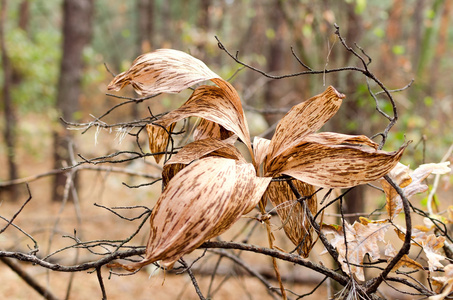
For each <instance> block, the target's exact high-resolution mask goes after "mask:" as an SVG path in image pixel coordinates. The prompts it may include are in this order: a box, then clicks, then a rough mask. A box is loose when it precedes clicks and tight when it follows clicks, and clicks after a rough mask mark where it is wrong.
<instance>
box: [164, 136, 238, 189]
mask: <svg viewBox="0 0 453 300" xmlns="http://www.w3.org/2000/svg"><path fill="white" fill-rule="evenodd" d="M234 140H235V138H234V137H230V138H228V139H226V140H222V141H220V140H217V139H213V138H208V139H204V140H199V141H194V142H192V143H189V144H187V145H185V146H184V147H183V148H182V149H181V150H179V152H178V153H176V154H175V155H173V156H172V157H171V158H170V159H169V160H168V161H167V162H166V163H165V165H164V169H163V172H162V179H163V182H164V186H166V185H167V183H168V182H169V181H170V179H171V178H173V176H175V175H176V173H178V172H179V171H180V170H182V169H183V168H184V167H185V166H186V165H188V164H190V163H191V162H193V161H194V160H196V159H200V158H202V157H206V156H218V157H223V158H230V159H234V160H238V161H239V162H242V163H246V161H245V159H244V157H243V156H242V154H241V153H240V152H239V151H238V150H237V149H236V147H234V145H233V144H232V143H233V142H234Z"/></svg>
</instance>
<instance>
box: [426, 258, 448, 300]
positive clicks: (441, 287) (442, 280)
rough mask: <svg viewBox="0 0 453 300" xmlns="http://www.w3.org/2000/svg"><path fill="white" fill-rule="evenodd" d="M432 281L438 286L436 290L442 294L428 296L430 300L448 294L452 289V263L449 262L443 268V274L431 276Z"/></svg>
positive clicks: (435, 299)
mask: <svg viewBox="0 0 453 300" xmlns="http://www.w3.org/2000/svg"><path fill="white" fill-rule="evenodd" d="M432 279H433V280H432V281H433V283H434V284H435V285H436V286H437V287H438V288H437V290H436V292H437V293H440V292H442V294H439V295H436V296H431V297H429V299H430V300H442V299H445V297H446V296H448V295H449V294H450V293H451V291H452V289H453V264H449V265H447V266H445V268H444V276H438V277H433V278H432Z"/></svg>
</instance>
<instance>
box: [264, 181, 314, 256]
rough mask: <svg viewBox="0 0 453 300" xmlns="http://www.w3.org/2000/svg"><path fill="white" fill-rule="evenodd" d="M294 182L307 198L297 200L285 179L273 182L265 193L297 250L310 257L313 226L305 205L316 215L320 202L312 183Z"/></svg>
mask: <svg viewBox="0 0 453 300" xmlns="http://www.w3.org/2000/svg"><path fill="white" fill-rule="evenodd" d="M293 183H294V186H295V187H296V188H297V190H298V191H299V193H300V194H301V195H302V196H304V197H307V198H306V199H304V200H301V201H300V202H299V201H297V199H296V197H295V196H294V193H293V192H292V190H291V188H290V187H289V185H288V183H287V182H285V181H274V182H271V183H270V184H269V186H268V188H267V190H266V193H265V194H264V198H265V200H266V201H267V200H268V201H270V202H271V203H272V205H273V206H274V209H275V210H276V211H277V214H278V216H279V218H280V220H281V221H282V227H283V229H284V230H285V234H286V235H287V236H288V238H289V239H290V240H291V242H292V243H293V244H294V245H295V246H296V247H297V252H298V253H299V254H301V255H302V256H303V257H308V254H309V253H310V250H311V248H312V247H313V238H312V233H313V228H312V226H311V224H310V221H309V219H308V217H307V214H306V212H305V210H304V207H303V206H305V205H306V207H307V209H309V210H310V211H311V213H312V214H313V215H314V214H316V212H317V211H318V202H317V199H316V194H315V189H314V187H313V186H312V185H309V184H306V183H304V182H302V181H298V180H293ZM302 203H303V204H302Z"/></svg>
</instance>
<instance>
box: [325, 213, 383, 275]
mask: <svg viewBox="0 0 453 300" xmlns="http://www.w3.org/2000/svg"><path fill="white" fill-rule="evenodd" d="M345 225H346V226H345V227H346V240H347V247H348V248H347V249H348V251H347V254H348V256H347V260H346V245H345V241H344V233H343V227H342V226H338V227H333V226H323V227H322V231H323V232H324V233H325V234H332V235H333V239H331V240H330V243H331V244H332V246H334V247H335V248H336V249H337V251H338V254H339V258H338V259H339V261H340V263H341V268H342V269H343V271H345V272H346V273H349V270H351V272H352V274H354V275H355V276H356V277H357V279H359V280H362V281H363V280H365V276H364V274H363V268H362V267H360V266H358V265H361V264H362V263H363V259H364V256H365V254H367V253H368V254H369V256H370V258H371V259H372V260H377V259H380V258H381V254H380V250H379V245H378V242H380V241H383V240H384V235H385V232H386V231H387V230H388V229H389V228H390V227H392V225H391V224H390V223H384V222H382V223H367V224H366V225H364V224H362V223H358V222H354V224H353V225H350V224H348V223H345ZM348 262H349V263H350V264H349V266H348Z"/></svg>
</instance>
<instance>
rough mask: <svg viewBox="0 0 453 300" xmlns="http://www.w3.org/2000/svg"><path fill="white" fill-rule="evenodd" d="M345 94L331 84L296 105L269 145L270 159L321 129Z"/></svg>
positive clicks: (284, 119)
mask: <svg viewBox="0 0 453 300" xmlns="http://www.w3.org/2000/svg"><path fill="white" fill-rule="evenodd" d="M344 97H345V96H344V95H343V94H340V93H339V92H338V91H337V90H335V88H333V87H332V86H329V87H328V88H327V89H326V90H325V91H324V92H323V93H322V94H319V95H316V96H314V97H312V98H310V99H308V100H307V101H305V102H303V103H301V104H299V105H296V106H294V107H293V108H292V109H291V110H290V111H289V112H288V113H287V114H286V115H285V116H284V117H283V118H282V119H281V121H280V122H279V123H278V125H277V128H276V129H275V134H274V136H273V137H272V140H271V143H270V146H269V155H268V160H269V161H272V160H273V159H275V158H276V157H277V156H279V155H280V154H281V153H283V152H284V151H286V150H288V149H291V148H293V147H294V146H295V145H296V144H298V143H299V142H300V141H301V140H302V139H303V138H304V137H305V136H306V135H308V134H311V133H314V132H316V131H317V130H318V129H320V128H321V127H322V126H323V125H324V124H325V123H326V122H327V121H328V120H329V119H330V118H331V117H332V116H334V115H335V113H336V112H337V111H338V109H339V108H340V105H341V102H342V99H343V98H344Z"/></svg>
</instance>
